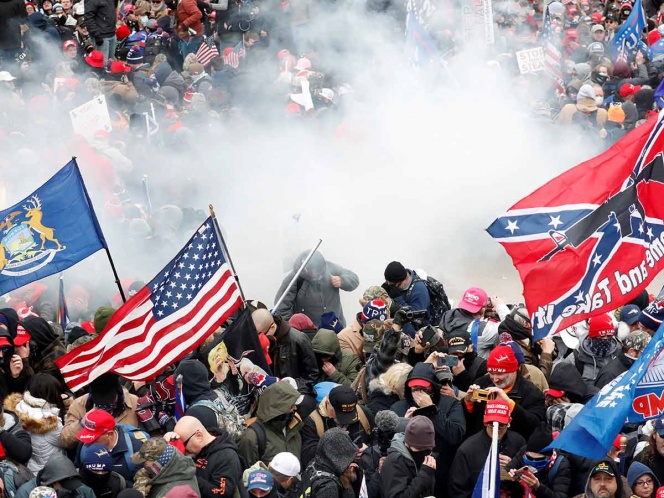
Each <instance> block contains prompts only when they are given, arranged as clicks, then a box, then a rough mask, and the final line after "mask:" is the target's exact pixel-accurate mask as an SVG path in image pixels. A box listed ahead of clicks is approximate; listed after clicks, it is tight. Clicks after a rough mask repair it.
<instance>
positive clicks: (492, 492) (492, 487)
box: [487, 422, 499, 497]
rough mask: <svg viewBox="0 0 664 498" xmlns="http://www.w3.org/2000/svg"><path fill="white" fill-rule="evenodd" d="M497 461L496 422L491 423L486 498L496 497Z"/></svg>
mask: <svg viewBox="0 0 664 498" xmlns="http://www.w3.org/2000/svg"><path fill="white" fill-rule="evenodd" d="M497 460H498V422H493V431H492V434H491V463H490V464H489V476H490V477H489V489H488V493H487V496H490V497H495V496H498V493H496V491H499V490H496V477H497V476H496V463H497Z"/></svg>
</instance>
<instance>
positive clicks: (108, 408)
mask: <svg viewBox="0 0 664 498" xmlns="http://www.w3.org/2000/svg"><path fill="white" fill-rule="evenodd" d="M117 407H118V404H117V403H108V404H103V405H95V408H99V409H100V410H104V411H105V412H107V413H110V414H111V415H113V412H114V411H115V409H116V408H117Z"/></svg>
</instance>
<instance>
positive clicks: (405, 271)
mask: <svg viewBox="0 0 664 498" xmlns="http://www.w3.org/2000/svg"><path fill="white" fill-rule="evenodd" d="M300 268H302V271H301V272H300V273H299V275H298V276H297V278H295V279H294V278H293V277H294V276H295V274H296V272H297V270H299V269H300ZM292 280H294V281H293V285H292V286H291V287H288V285H287V283H290V282H291V281H292ZM377 282H382V283H381V284H380V285H372V286H369V287H367V288H366V290H365V291H364V292H363V294H362V297H361V299H360V302H359V304H358V305H357V307H356V309H354V310H352V313H351V314H344V312H343V310H342V306H341V299H340V293H341V292H342V291H352V290H354V289H356V288H358V286H359V279H358V277H357V275H356V274H355V273H354V272H353V271H351V270H349V269H346V268H344V267H343V266H341V265H339V264H336V263H333V262H330V261H327V260H326V259H325V258H324V256H323V255H322V254H320V253H318V252H316V253H314V255H313V257H312V258H311V259H310V260H309V261H306V260H305V259H304V256H300V257H298V258H296V261H295V269H294V270H293V273H291V274H289V275H287V276H286V278H285V280H284V285H282V286H281V288H280V289H278V291H277V295H276V296H275V301H277V300H279V298H280V297H281V296H282V295H284V296H285V298H284V299H283V300H282V303H283V304H281V305H280V306H279V308H278V309H277V310H275V311H274V312H270V311H269V310H268V309H267V307H266V306H265V305H264V304H262V303H261V302H259V301H247V302H246V303H245V306H246V307H248V308H249V309H248V310H245V311H244V313H250V320H249V322H250V323H251V324H252V326H251V327H249V328H248V329H246V330H245V331H244V332H243V333H245V334H256V335H257V336H258V337H257V339H258V343H260V345H261V351H255V353H256V354H260V355H262V356H261V358H264V360H265V364H266V365H268V368H266V369H265V370H263V369H262V368H260V367H259V365H258V363H255V364H252V362H251V360H249V357H246V355H247V352H244V353H241V354H237V355H235V356H237V357H238V358H239V359H234V358H233V357H231V355H230V353H229V352H228V351H227V350H226V349H224V350H223V351H224V355H223V358H222V359H221V360H218V359H217V356H218V355H219V352H218V351H219V348H218V347H212V345H213V344H216V345H219V343H218V342H214V340H215V338H216V337H217V334H214V335H213V336H212V337H211V338H210V340H208V341H206V342H204V343H203V344H202V345H201V346H199V347H198V348H196V350H194V351H192V352H190V353H189V354H187V355H186V356H185V357H184V358H183V359H181V360H180V361H178V362H176V363H175V364H173V365H170V366H169V367H168V368H167V369H166V370H165V371H163V372H161V373H159V374H158V375H157V376H156V377H155V378H154V379H148V380H146V381H145V382H129V381H126V380H124V379H122V378H121V377H119V376H118V375H117V374H115V373H112V372H108V373H105V374H103V375H101V376H99V377H97V378H94V379H93V380H92V381H91V382H90V383H89V385H88V386H87V387H86V388H85V389H83V390H81V391H79V392H75V393H72V392H71V391H70V390H69V389H68V387H67V385H66V383H65V381H64V379H63V375H62V374H61V372H60V370H59V369H58V366H57V364H56V362H55V360H56V359H57V358H59V357H61V356H62V355H63V354H65V352H66V351H70V352H75V351H76V348H78V347H80V346H81V345H83V344H85V343H87V342H89V341H91V340H93V339H94V338H95V337H97V336H98V335H99V334H101V333H104V329H105V327H106V324H107V323H108V321H109V320H110V319H111V317H112V316H113V314H114V313H115V312H116V310H117V308H118V306H119V304H118V303H114V301H113V299H108V301H107V302H106V303H104V304H103V305H102V306H99V307H98V308H96V309H94V308H89V307H87V306H81V305H80V303H79V304H78V308H77V313H78V314H77V315H74V314H72V320H71V321H69V322H68V323H67V324H66V325H65V328H64V330H63V328H62V326H61V324H60V323H59V322H58V321H57V320H56V312H55V309H56V299H55V295H56V294H55V292H54V289H50V288H49V287H48V286H46V285H44V284H43V283H34V284H30V285H28V286H26V287H23V288H21V289H18V290H17V291H14V292H12V293H10V295H9V296H8V301H7V307H6V308H3V309H0V347H1V349H0V351H1V353H2V356H1V359H0V361H1V363H0V368H1V369H2V370H1V371H0V395H1V396H2V398H3V400H4V401H3V411H2V420H1V421H2V429H1V430H0V476H1V480H0V483H2V486H1V488H0V489H2V490H3V494H4V495H5V496H8V497H9V498H14V497H18V498H43V497H53V498H55V497H60V498H64V497H71V496H75V497H86V498H94V497H96V498H101V497H103V498H116V497H120V498H128V497H137V498H163V497H169V498H184V497H192V498H193V497H196V496H198V497H201V498H218V497H219V496H228V497H239V496H242V497H251V496H254V497H266V496H267V497H291V498H300V497H304V498H337V497H338V498H350V497H353V496H354V497H372V498H373V497H384V498H401V497H413V498H417V497H420V498H424V497H430V496H436V497H439V498H440V497H450V498H452V497H454V498H457V497H471V496H472V495H473V489H474V487H475V484H476V482H477V481H478V479H479V477H480V474H481V472H482V469H483V468H484V466H485V462H486V459H487V456H488V454H489V451H490V448H491V444H492V438H493V431H494V430H497V431H498V433H497V436H496V437H497V439H498V448H499V456H498V462H499V465H500V493H501V496H509V497H528V496H541V497H546V498H549V497H559V498H563V497H571V496H580V497H586V498H622V497H627V498H629V497H630V496H636V497H638V498H654V497H655V496H657V497H659V496H661V493H664V488H662V489H658V488H659V483H660V482H664V419H657V420H654V421H650V422H648V423H645V424H642V425H640V426H633V425H629V426H625V427H624V430H623V433H622V434H618V435H617V437H616V439H615V441H614V442H613V446H612V448H611V450H610V451H609V452H608V453H607V455H606V458H604V459H601V460H599V461H598V460H591V459H588V458H584V457H582V456H579V455H575V454H573V453H570V452H568V451H565V449H564V448H563V449H561V450H552V449H550V448H549V445H550V444H551V443H552V441H553V440H554V439H555V438H556V437H557V435H558V434H559V433H560V431H561V430H563V429H564V428H565V426H566V425H567V424H569V423H570V421H571V420H572V419H573V418H574V416H576V415H577V414H578V413H579V411H580V410H581V408H583V406H584V404H585V403H587V402H588V401H589V400H590V399H591V398H592V397H593V396H594V395H595V394H596V393H597V392H598V391H599V390H600V389H601V388H602V387H604V386H605V385H607V384H609V383H610V382H611V381H612V380H613V379H615V378H616V377H617V376H619V375H620V374H622V373H623V372H625V371H627V370H628V369H629V368H630V366H631V365H632V364H633V363H634V361H636V360H637V359H638V358H639V356H640V355H641V354H642V353H643V351H644V350H645V348H646V346H647V345H648V343H649V341H650V339H651V337H652V335H653V334H654V332H655V331H656V329H657V328H658V327H659V326H660V324H661V323H662V320H664V311H663V308H662V307H661V306H660V305H659V302H658V301H654V302H651V301H652V299H651V297H650V296H648V294H647V293H645V292H644V293H642V294H641V295H639V297H638V298H637V299H635V300H634V301H633V302H632V303H629V304H627V305H625V306H623V307H621V308H620V309H618V310H616V311H615V313H612V314H611V315H609V314H603V315H599V316H596V317H593V318H591V319H589V320H588V321H587V322H582V323H579V324H577V325H576V326H574V327H572V328H569V329H566V330H563V331H562V332H561V333H559V334H557V335H555V336H554V337H547V338H545V339H543V340H540V341H535V340H534V338H533V332H532V326H531V322H530V318H529V315H528V312H527V311H526V309H525V307H524V306H523V305H521V304H508V303H506V302H505V300H503V299H501V298H500V297H498V296H495V295H494V296H489V295H488V293H487V292H486V291H485V290H484V289H482V288H481V287H477V286H474V287H470V288H468V289H466V291H465V292H464V293H463V294H462V295H461V296H460V298H459V299H458V301H457V303H456V306H454V307H453V306H452V305H451V303H450V300H449V299H448V297H447V295H446V292H445V289H444V286H443V285H442V284H441V283H440V282H439V281H438V280H436V279H435V278H434V277H432V276H430V275H426V273H425V272H424V271H423V270H417V269H410V268H406V267H405V266H404V265H403V264H402V263H400V262H398V261H393V262H391V263H389V264H388V265H387V266H386V267H385V271H384V275H382V276H381V277H380V278H379V279H377ZM141 286H143V284H142V283H141V282H136V283H132V284H130V285H129V286H128V287H127V289H126V290H127V293H129V294H131V292H133V291H135V290H136V289H137V288H140V287H141ZM236 313H239V311H238V312H236ZM345 317H347V319H346V318H345ZM236 319H238V318H235V317H232V318H231V319H230V320H229V323H232V322H233V321H234V320H236ZM194 326H195V325H194ZM226 326H228V324H224V327H226ZM256 358H257V357H254V359H255V360H256ZM268 370H269V371H268ZM176 386H177V387H179V390H180V392H181V396H182V400H181V402H180V403H178V395H177V394H176V392H177V389H176Z"/></svg>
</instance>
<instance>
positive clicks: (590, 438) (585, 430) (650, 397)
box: [549, 299, 664, 459]
mask: <svg viewBox="0 0 664 498" xmlns="http://www.w3.org/2000/svg"><path fill="white" fill-rule="evenodd" d="M650 307H653V308H656V309H658V310H661V309H664V300H663V299H657V300H656V301H655V302H654V303H652V304H651V305H650ZM663 388H664V326H660V327H659V329H658V330H657V332H656V333H655V335H654V336H653V338H652V339H651V340H650V343H649V344H648V346H647V347H646V349H645V350H644V351H643V353H642V354H641V356H640V357H639V358H638V359H637V360H636V361H635V362H634V363H633V364H632V367H631V368H630V369H629V370H628V371H627V372H625V373H623V374H622V375H620V376H618V377H617V378H616V379H614V380H613V381H612V382H611V383H610V384H608V385H606V386H604V388H603V389H602V390H601V391H600V392H599V393H597V394H596V395H595V396H594V397H593V398H592V399H591V400H590V401H589V402H588V403H587V404H586V406H584V407H583V409H582V410H581V411H580V412H579V413H578V415H577V416H576V417H574V418H573V419H572V421H571V422H570V423H569V425H568V426H566V427H565V428H564V429H563V430H562V432H561V433H560V435H559V436H558V437H557V438H556V439H555V440H554V441H553V443H551V445H550V446H549V449H553V448H556V449H561V450H565V451H568V452H570V453H573V454H575V455H580V456H584V457H587V458H594V459H597V458H604V457H605V456H606V454H607V453H608V451H609V448H610V447H611V445H612V444H613V440H614V439H615V437H616V436H617V435H618V433H619V432H620V429H621V428H622V426H623V425H624V424H625V423H638V422H643V421H644V420H648V419H651V418H655V417H661V416H662V414H663V413H664V395H663V394H662V389H663Z"/></svg>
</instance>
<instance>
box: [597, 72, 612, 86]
mask: <svg viewBox="0 0 664 498" xmlns="http://www.w3.org/2000/svg"><path fill="white" fill-rule="evenodd" d="M608 79H609V75H608V74H597V75H595V81H597V83H599V84H600V85H603V84H604V83H606V80H608Z"/></svg>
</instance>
